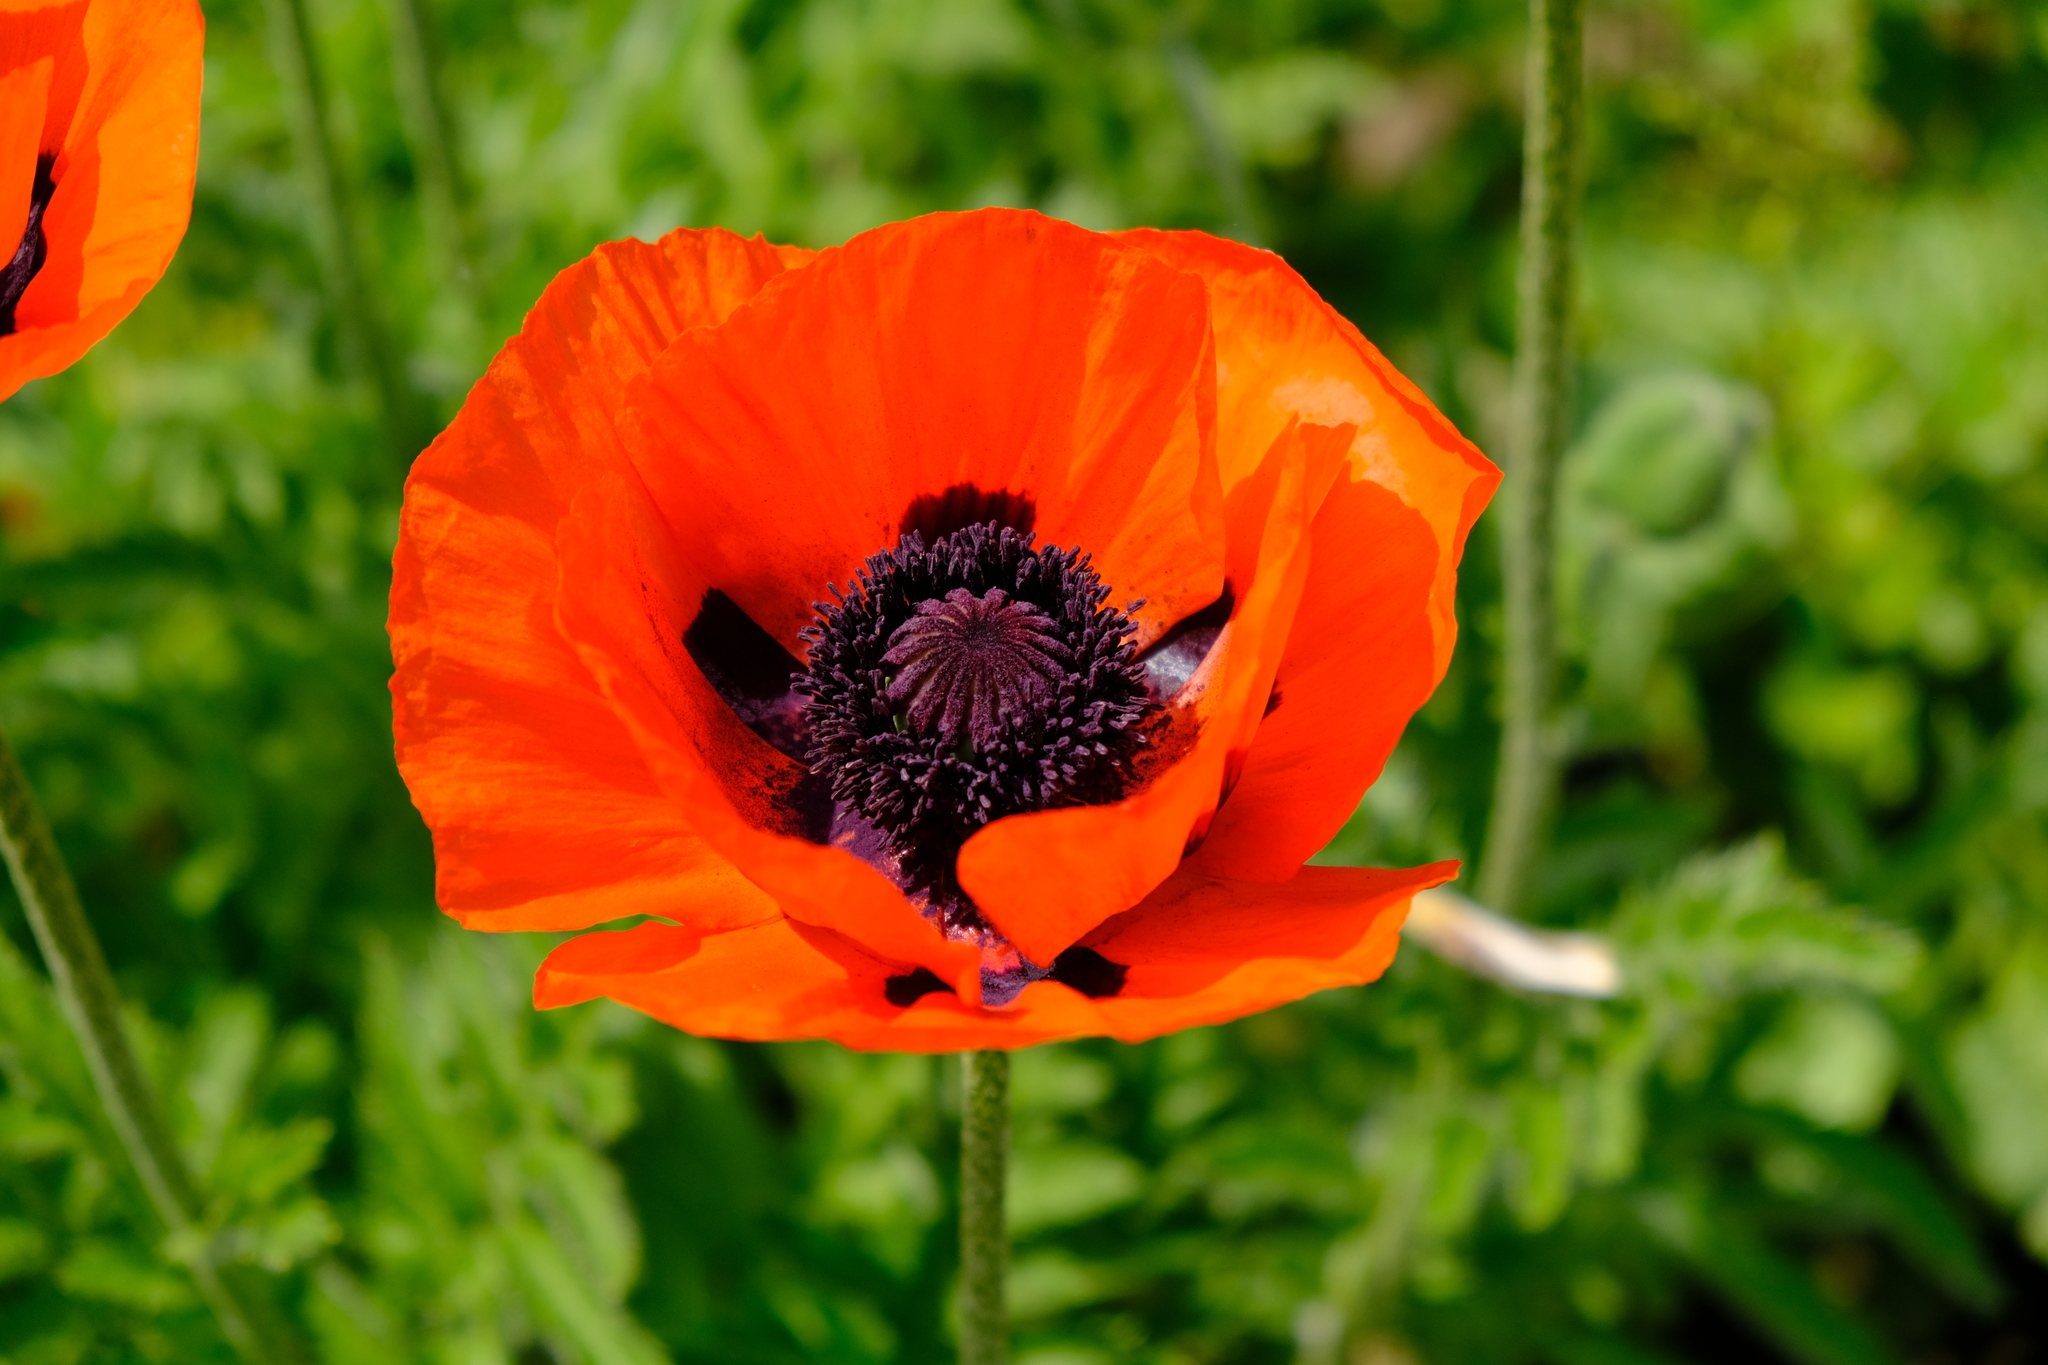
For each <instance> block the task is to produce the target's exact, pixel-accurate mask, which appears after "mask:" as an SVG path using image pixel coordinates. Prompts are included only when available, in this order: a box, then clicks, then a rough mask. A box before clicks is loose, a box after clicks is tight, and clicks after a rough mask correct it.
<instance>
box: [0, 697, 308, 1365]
mask: <svg viewBox="0 0 2048 1365" xmlns="http://www.w3.org/2000/svg"><path fill="white" fill-rule="evenodd" d="M0 854H4V855H5V857H6V860H7V871H8V873H9V874H10V875H11V876H12V877H13V879H14V889H15V892H16V894H18V895H19V896H20V897H21V906H22V909H23V910H24V911H25V912H27V915H28V922H29V928H30V929H31V930H33V931H34V933H35V936H36V943H37V944H38V945H39V946H40V947H41V948H42V951H43V961H44V962H45V963H47V964H48V966H49V969H50V980H51V982H52V984H53V985H54V986H55V987H56V993H57V1002H58V1005H59V1007H60V1008H61V1009H62V1010H63V1012H64V1018H65V1020H66V1022H68V1023H69V1024H70V1025H71V1031H72V1033H73V1034H74V1035H76V1036H77V1038H78V1045H79V1047H80V1049H82V1050H83V1051H84V1053H85V1061H86V1065H87V1067H88V1068H89V1069H90V1070H91V1072H92V1080H93V1085H94V1087H95V1088H96V1089H97V1090H98V1091H99V1097H100V1104H101V1105H102V1107H104V1108H105V1110H106V1113H107V1119H108V1121H109V1122H110V1123H111V1125H112V1126H113V1129H114V1134H115V1136H116V1137H117V1138H118V1139H119V1141H120V1143H121V1146H122V1147H123V1148H125V1149H126V1151H127V1153H128V1157H129V1160H131V1161H133V1162H134V1163H135V1171H136V1174H137V1175H139V1176H140V1177H141V1178H142V1187H143V1189H144V1191H145V1192H146V1193H147V1194H148V1196H149V1202H150V1204H151V1205H152V1206H153V1207H154V1208H155V1209H156V1211H157V1214H158V1216H159V1217H161V1218H162V1219H163V1222H164V1225H165V1227H166V1228H167V1229H168V1230H169V1232H170V1234H171V1242H172V1244H173V1245H175V1246H181V1247H183V1248H185V1250H186V1253H187V1254H186V1257H185V1259H186V1264H187V1266H188V1268H189V1269H190V1270H191V1272H192V1277H193V1279H194V1280H195V1281H196V1282H197V1283H198V1285H199V1290H200V1292H201V1294H203V1295H204V1296H205V1298H206V1301H207V1303H208V1304H209V1305H210V1306H211V1307H212V1309H213V1312H214V1316H215V1317H216V1318H217V1319H219V1321H220V1329H221V1333H222V1335H224V1336H225V1337H226V1338H227V1339H228V1342H229V1344H230V1345H232V1346H233V1347H234V1349H235V1351H236V1353H237V1354H239V1355H240V1356H241V1357H242V1359H244V1360H245V1361H250V1362H260V1361H267V1360H270V1359H271V1358H272V1356H271V1353H270V1350H269V1349H268V1347H267V1346H266V1344H265V1343H264V1340H263V1337H262V1334H261V1333H260V1331H259V1328H258V1323H259V1321H260V1320H261V1319H260V1318H259V1317H258V1315H257V1314H256V1312H254V1311H253V1310H254V1309H255V1307H256V1305H255V1304H254V1303H252V1302H251V1301H250V1299H249V1298H248V1296H247V1295H246V1294H245V1293H244V1292H243V1290H242V1288H241V1287H240V1286H238V1285H237V1284H236V1283H234V1282H233V1281H232V1280H231V1279H230V1278H229V1277H225V1276H223V1275H222V1273H221V1267H220V1266H219V1265H218V1264H217V1263H216V1262H215V1260H214V1258H213V1255H212V1252H211V1249H210V1248H208V1247H207V1246H206V1245H205V1243H204V1241H203V1233H202V1232H201V1224H202V1222H203V1219H204V1205H203V1202H202V1200H201V1197H200V1193H199V1187H198V1185H197V1183H196V1182H195V1181H194V1180H193V1179H192V1173H191V1171H190V1170H188V1169H187V1168H186V1166H185V1159H184V1156H183V1154H182V1153H180V1152H179V1150H178V1146H177V1143H176V1142H175V1141H174V1140H173V1138H172V1136H171V1129H170V1124H169V1123H168V1122H167V1121H166V1119H165V1117H164V1109H163V1104H162V1103H161V1102H160V1101H159V1100H158V1098H157V1094H156V1091H155V1090H154V1089H153V1088H152V1087H151V1085H150V1083H149V1079H148V1077H147V1076H145V1075H144V1074H143V1071H142V1066H141V1064H140V1063H139V1062H138V1061H137V1060H136V1057H135V1050H134V1049H133V1048H132V1047H130V1046H129V1043H128V1035H127V1033H126V1032H125V1031H124V1030H123V1029H122V1027H121V999H120V995H119V993H118V992H117V991H116V990H115V987H114V978H113V975H112V974H111V973H110V972H108V970H107V959H106V954H105V953H103V952H101V951H100V942H99V939H98V938H96V937H94V935H93V931H92V925H91V924H90V923H89V922H88V921H87V920H86V918H85V910H84V908H83V907H82V906H81V905H80V904H79V901H78V888H77V887H76V886H75V885H73V883H72V881H71V872H70V870H69V869H68V868H67V867H65V865H64V857H63V855H62V854H61V853H59V852H58V851H57V841H56V839H55V838H54V837H52V835H51V833H50V824H49V821H48V820H46V819H45V818H44V817H43V811H42V806H41V805H40V804H39V803H38V802H37V801H36V794H35V791H34V789H33V788H31V787H30V786H29V784H28V776H27V774H25V773H24V772H22V769H21V761H20V760H19V759H18V758H16V757H15V754H14V746H13V745H12V744H10V743H8V741H7V736H6V735H5V734H4V733H0Z"/></svg>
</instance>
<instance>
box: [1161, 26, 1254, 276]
mask: <svg viewBox="0 0 2048 1365" xmlns="http://www.w3.org/2000/svg"><path fill="white" fill-rule="evenodd" d="M1165 50H1166V67H1167V70H1168V71H1169V72H1170V73H1171V74H1172V76H1173V84H1174V88H1175V89H1176V90H1178V91H1179V92H1180V102H1181V107H1182V108H1184V109H1186V110H1187V115H1188V121H1189V122H1190V123H1191V124H1193V125H1194V130H1195V138H1196V140H1197V141H1199V142H1200V143H1201V145H1202V159H1203V160H1204V161H1206V162H1208V163H1209V175H1210V177H1211V178H1212V179H1214V180H1215V182H1216V188H1217V190H1218V191H1219V192H1220V193H1221V194H1222V196H1223V211H1224V212H1225V213H1226V214H1228V215H1229V222H1228V223H1226V224H1225V229H1226V231H1228V233H1229V235H1230V236H1232V237H1235V238H1236V239H1237V240H1238V241H1240V242H1244V243H1247V244H1249V245H1251V246H1260V245H1263V243H1261V242H1260V240H1259V230H1258V225H1257V224H1256V223H1255V222H1254V221H1253V219H1252V197H1251V191H1250V189H1249V188H1248V187H1247V186H1246V184H1245V176H1244V160H1243V158H1242V157H1240V156H1239V155H1238V153H1237V148H1236V147H1235V146H1233V145H1232V144H1231V139H1230V133H1229V131H1228V130H1226V129H1225V128H1224V126H1223V114H1222V111H1221V110H1219V109H1218V108H1217V107H1216V77H1215V75H1214V73H1212V72H1211V71H1210V70H1209V64H1208V63H1207V62H1206V61H1203V60H1202V53H1201V51H1200V49H1198V48H1197V47H1196V46H1195V44H1194V40H1193V39H1192V38H1190V37H1188V35H1187V31H1186V30H1185V29H1181V28H1178V27H1176V28H1174V29H1173V30H1172V31H1171V32H1170V33H1168V35H1167V37H1166V48H1165Z"/></svg>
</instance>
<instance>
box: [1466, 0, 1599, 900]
mask: <svg viewBox="0 0 2048 1365" xmlns="http://www.w3.org/2000/svg"><path fill="white" fill-rule="evenodd" d="M1583 26H1584V7H1583V0H1529V28H1530V53H1529V89H1528V113H1527V118H1526V128H1525V132H1524V138H1523V144H1522V252H1521V257H1522V258H1521V270H1520V278H1519V280H1518V287H1519V294H1520V299H1519V313H1518V316H1517V319H1516V327H1515V333H1516V335H1515V382H1514V413H1513V426H1512V428H1511V430H1510V432H1509V435H1508V451H1507V457H1508V458H1507V478H1506V480H1505V482H1504V483H1503V485H1502V488H1501V499H1500V502H1501V507H1500V518H1501V520H1500V548H1501V579H1502V584H1501V595H1502V601H1501V608H1502V622H1501V624H1502V630H1501V651H1502V668H1501V722H1502V725H1501V741H1500V767H1499V770H1498V775H1497V778H1496V784H1495V787H1494V797H1493V818H1492V825H1491V828H1490V829H1489V830H1488V831H1487V839H1486V862H1485V866H1484V868H1483V870H1482V875H1481V877H1480V882H1479V898H1480V899H1481V900H1482V901H1484V902H1485V903H1486V904H1488V905H1490V906H1492V907H1493V908H1494V909H1496V910H1498V911H1501V912H1502V913H1504V914H1512V913H1513V912H1514V910H1515V909H1516V907H1517V906H1518V905H1519V904H1520V902H1521V900H1522V898H1523V896H1524V894H1525V893H1526V891H1527V888H1528V881H1529V874H1530V871H1531V869H1532V868H1533V866H1534V864H1535V860H1536V849H1537V843H1538V839H1539V837H1540V835H1541V833H1542V827H1543V822H1544V819H1545V817H1546V816H1547V814H1548V812H1549V807H1550V803H1551V794H1552V790H1553V788H1554V787H1555V786H1556V781H1557V761H1558V754H1557V748H1556V744H1555V741H1554V740H1553V738H1552V733H1551V726H1550V707H1551V693H1552V690H1553V687H1554V684H1555V675H1556V671H1557V642H1556V621H1555V619H1554V618H1555V603H1554V601H1553V596H1552V595H1553V591H1554V589H1553V588H1552V586H1551V572H1552V558H1553V539H1554V533H1555V528H1554V524H1553V520H1554V518H1553V512H1552V506H1553V501H1554V497H1553V495H1554V491H1555V485H1556V483H1557V462H1558V457H1559V455H1560V454H1561V453H1562V452H1563V450H1564V444H1565V439H1566V437H1567V436H1568V435H1569V432H1570V419H1571V413H1570V403H1571V332H1572V327H1571V315H1572V283H1573V270H1572V254H1573V238H1574V236H1575V235H1576V230H1577V225H1578V182H1577V172H1578V159H1579V143H1580V140H1581V130H1582V127H1583V124H1584V109H1583V99H1582V93H1583V75H1582V71H1581V65H1582V63H1581V56H1580V51H1581V45H1582V44H1581V36H1582V29H1583Z"/></svg>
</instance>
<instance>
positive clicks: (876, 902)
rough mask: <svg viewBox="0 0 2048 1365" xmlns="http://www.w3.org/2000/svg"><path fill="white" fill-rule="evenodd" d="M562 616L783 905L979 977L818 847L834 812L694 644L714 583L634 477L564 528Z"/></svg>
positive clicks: (884, 893) (652, 761) (850, 859)
mask: <svg viewBox="0 0 2048 1365" xmlns="http://www.w3.org/2000/svg"><path fill="white" fill-rule="evenodd" d="M557 545H558V553H559V555H560V560H561V587H560V593H559V596H558V599H557V608H556V611H557V620H558V622H559V623H560V627H561V630H562V633H563V635H564V637H565V638H567V639H568V640H569V641H570V642H571V644H572V645H573V646H574V647H575V648H576V650H577V653H578V655H579V657H580V658H581V659H582V660H583V662H584V664H585V666H586V667H587V668H588V669H589V670H590V673H591V676H593V677H594V678H595V679H596V680H597V683H598V686H599V687H600V688H602V689H603V691H604V694H605V696H606V697H607V698H608V699H609V700H610V702H611V703H612V706H613V708H614V711H615V713H616V714H617V715H618V717H619V718H620V719H621V720H622V721H623V722H624V723H625V726H626V728H627V730H628V732H629V733H630V734H631V735H632V737H633V739H634V741H635V743H636V744H637V745H638V746H639V749H640V752H641V754H642V756H643V757H644V758H645V760H646V762H647V765H648V768H649V770H650V771H651V772H652V773H653V774H654V777H655V779H656V780H657V781H658V782H659V783H660V784H661V785H662V788H663V790H665V791H666V792H668V794H669V795H670V797H671V798H672V799H673V800H674V801H675V802H676V804H677V805H678V807H679V808H680V809H682V810H685V811H687V812H688V818H689V822H690V826H691V828H692V829H694V830H695V831H696V832H697V833H698V834H700V835H701V836H702V837H703V838H704V840H705V841H706V842H707V843H709V844H710V845H711V847H712V848H714V849H716V850H717V852H718V854H719V855H720V856H721V857H723V858H726V859H728V860H729V861H731V862H732V863H733V864H734V865H735V866H737V867H738V868H739V869H740V870H741V871H742V872H743V873H744V874H745V875H746V877H747V879H748V880H749V881H751V882H753V883H754V884H755V885H756V886H759V887H760V888H761V889H762V890H763V891H765V892H767V893H768V894H769V895H771V896H773V897H774V898H775V900H776V902H777V904H778V905H779V906H780V907H781V909H782V911H783V913H785V914H787V915H790V916H793V917H795V918H797V919H799V920H803V921H805V922H806V923H807V924H810V925H815V926H818V927H820V928H823V929H828V930H832V931H835V932H838V933H842V934H845V935H847V936H850V937H852V938H854V939H856V940H858V941H859V942H860V943H862V944H864V945H866V946H867V947H868V948H870V949H872V950H873V951H875V952H877V953H880V954H882V955H884V956H887V957H889V958H891V959H892V960H899V961H905V962H913V963H918V964H922V965H924V966H926V967H928V968H930V969H932V970H934V971H937V972H940V973H942V974H943V975H944V977H945V979H947V980H949V981H957V982H963V983H964V982H974V981H978V976H977V975H976V973H978V970H979V965H978V964H979V962H980V953H979V950H978V949H976V948H974V947H972V946H971V945H968V944H963V943H953V942H949V941H947V940H946V938H945V937H944V936H943V935H942V934H941V933H940V932H939V929H938V927H937V926H936V925H934V924H933V923H932V922H931V921H929V920H927V919H925V918H924V917H923V916H922V915H920V914H919V913H918V912H917V910H916V909H915V908H914V907H913V906H912V905H911V904H910V902H909V901H908V900H906V899H905V898H904V896H903V894H902V892H900V891H898V890H897V889H896V887H895V886H894V885H893V884H891V883H890V882H889V880H888V879H887V878H885V877H884V876H882V874H881V873H879V872H877V871H876V870H875V869H874V868H873V867H871V866H870V865H869V864H868V863H866V862H864V861H862V860H861V859H860V858H858V857H855V856H854V855H853V854H852V853H851V852H849V851H847V850H846V849H844V848H836V847H831V846H829V845H827V844H825V843H821V842H819V840H820V839H822V838H825V837H828V836H829V833H830V823H829V822H830V817H831V808H830V806H829V804H821V803H819V802H817V801H816V800H815V799H814V798H813V797H812V796H811V794H810V793H809V792H808V791H807V790H806V770H805V769H804V767H803V765H801V764H799V763H797V762H796V761H795V760H793V759H791V758H789V757H787V756H785V755H783V754H781V753H778V752H777V751H776V750H775V749H774V748H772V747H771V746H770V745H769V744H768V743H767V742H766V741H765V740H764V739H762V738H761V737H760V736H759V735H757V734H755V733H754V732H753V731H752V730H750V729H748V728H747V726H746V725H744V724H743V723H742V722H741V720H740V718H739V716H738V715H737V714H736V713H735V712H734V711H733V709H732V708H731V706H729V705H728V704H727V703H726V701H725V700H724V699H723V698H722V697H720V696H719V694H718V693H717V692H716V691H715V690H714V689H713V688H712V686H711V684H710V683H709V681H707V680H706V678H705V676H704V674H703V672H702V670H701V669H700V667H699V666H698V664H697V662H696V660H695V659H694V658H692V657H691V655H690V653H689V652H688V650H687V647H686V644H685V637H686V635H687V634H688V631H689V627H690V624H691V621H692V618H693V617H694V616H695V615H696V613H697V612H698V610H699V606H700V603H702V602H703V600H704V598H705V594H706V593H707V591H709V584H708V583H706V581H705V580H704V579H703V578H702V577H701V576H700V575H698V574H697V573H696V572H695V570H694V568H693V567H692V566H691V565H690V563H689V562H688V561H687V559H686V558H685V556H684V555H683V554H682V553H681V550H680V548H679V547H678V546H677V545H676V544H675V543H674V541H673V538H672V537H671V536H670V534H669V531H668V527H667V525H666V523H665V522H664V521H663V519H662V517H661V516H660V514H659V513H658V512H657V511H656V510H655V508H654V506H653V504H652V502H651V500H650V499H649V498H648V496H647V493H646V491H645V489H644V488H643V487H642V485H641V484H640V483H639V481H638V480H636V479H634V478H633V477H632V476H631V474H630V472H627V471H619V472H615V473H612V474H609V475H606V476H602V477H598V478H593V479H592V480H590V481H589V482H588V483H587V484H586V486H585V487H584V488H583V489H582V490H581V491H580V492H579V494H578V496H577V499H576V503H575V506H574V507H573V508H572V509H571V512H570V515H569V516H567V517H565V518H564V519H563V521H562V523H561V526H560V528H559V531H558V540H557Z"/></svg>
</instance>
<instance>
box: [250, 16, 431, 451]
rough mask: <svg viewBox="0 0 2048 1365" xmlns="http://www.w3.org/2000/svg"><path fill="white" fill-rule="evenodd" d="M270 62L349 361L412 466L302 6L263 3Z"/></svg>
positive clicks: (408, 397)
mask: <svg viewBox="0 0 2048 1365" xmlns="http://www.w3.org/2000/svg"><path fill="white" fill-rule="evenodd" d="M266 7H267V8H268V10H269V11H270V36H271V55H272V60H273V62H274V63H275V64H276V67H277V73H278V78H279V79H280V80H281V81H282V82H283V84H284V91H285V102H286V105H287V106H288V108H287V113H288V114H289V116H290V118H291V122H292V133H293V138H294V141H295V142H296V143H297V144H298V154H299V159H300V161H301V162H302V163H303V164H304V167H305V170H306V174H307V179H308V181H309V182H310V185H309V188H310V189H311V191H312V194H311V200H312V203H311V209H312V221H311V224H310V226H311V227H312V230H313V236H314V238H315V241H316V244H317V245H318V247H319V248H320V254H321V256H322V258H323V264H324V266H325V268H326V271H327V287H328V294H329V296H330V297H331V299H332V302H333V306H334V310H335V314H336V317H337V318H338V319H339V321H340V323H341V330H342V334H343V339H344V341H345V342H346V345H347V348H348V351H349V352H350V359H351V360H352V361H353V362H354V363H355V364H356V365H357V366H359V367H361V371H362V372H363V373H364V374H366V375H367V376H368V377H369V380H370V382H371V384H372V385H373V386H374V387H375V389H376V391H377V400H378V407H379V410H380V412H381V413H382V416H383V424H384V434H385V438H386V439H387V440H388V441H389V442H390V443H391V445H392V447H393V448H394V450H396V451H397V452H398V453H399V454H401V455H402V456H403V457H404V458H406V459H408V460H410V459H411V458H412V456H413V455H414V454H415V453H416V452H417V451H418V450H419V448H420V447H421V446H422V445H424V444H425V441H424V439H423V433H422V431H421V429H420V426H419V423H418V420H417V414H416V413H415V411H414V405H413V401H412V394H411V391H410V390H409V389H408V388H407V387H406V382H405V375H404V372H403V371H402V369H401V368H400V366H399V361H398V355H397V353H396V351H395V350H394V348H393V347H392V346H391V345H390V344H389V338H387V337H386V336H385V335H384V327H383V324H382V321H381V320H380V318H379V316H378V313H377V309H376V305H375V301H374V300H373V299H372V297H371V294H370V290H369V285H368V280H367V277H366V276H365V275H364V273H363V263H362V257H361V255H360V248H359V244H358V243H357V240H356V233H355V222H354V214H353V205H352V204H351V202H350V196H349V192H348V181H347V178H346V177H344V176H343V175H342V172H341V163H340V162H339V161H338V160H337V159H336V157H335V151H334V135H333V132H332V130H331V129H330V127H329V125H328V121H327V91H326V85H325V81H324V79H323V77H322V75H321V69H320V54H319V51H318V49H317V48H316V47H315V45H314V41H313V30H312V28H311V27H310V25H309V23H308V21H307V17H306V4H305V0H267V4H266Z"/></svg>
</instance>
